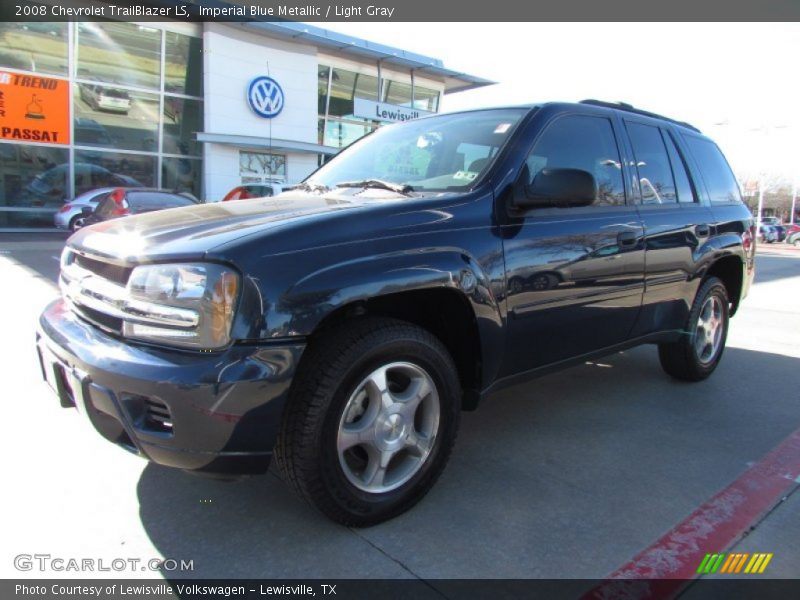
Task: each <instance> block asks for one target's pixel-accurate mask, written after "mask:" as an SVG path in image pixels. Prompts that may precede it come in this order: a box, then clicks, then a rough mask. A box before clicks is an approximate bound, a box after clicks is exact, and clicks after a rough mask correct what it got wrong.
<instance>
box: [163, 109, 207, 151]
mask: <svg viewBox="0 0 800 600" xmlns="http://www.w3.org/2000/svg"><path fill="white" fill-rule="evenodd" d="M202 129H203V105H202V102H200V101H199V100H185V99H183V98H176V97H174V96H164V143H163V150H162V151H163V152H165V153H166V154H192V155H195V156H198V155H199V154H200V144H198V143H197V140H196V139H195V137H196V133H197V132H198V131H202Z"/></svg>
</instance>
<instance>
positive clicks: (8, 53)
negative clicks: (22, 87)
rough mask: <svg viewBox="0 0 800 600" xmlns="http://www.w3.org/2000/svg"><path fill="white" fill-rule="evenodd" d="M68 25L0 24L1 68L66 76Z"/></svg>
mask: <svg viewBox="0 0 800 600" xmlns="http://www.w3.org/2000/svg"><path fill="white" fill-rule="evenodd" d="M67 31H68V24H67V23H0V66H2V67H9V68H11V69H20V70H22V71H31V72H33V73H50V74H53V75H64V76H66V75H67V73H68V71H69V69H68V65H67V62H68V58H67V56H68V52H67V40H68V36H67Z"/></svg>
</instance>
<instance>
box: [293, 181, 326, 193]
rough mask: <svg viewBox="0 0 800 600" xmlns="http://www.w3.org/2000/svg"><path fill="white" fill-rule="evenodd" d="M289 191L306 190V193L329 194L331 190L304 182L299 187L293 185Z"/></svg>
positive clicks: (324, 186)
mask: <svg viewBox="0 0 800 600" xmlns="http://www.w3.org/2000/svg"><path fill="white" fill-rule="evenodd" d="M289 189H293V190H305V191H306V192H328V191H330V189H331V188H329V187H328V186H327V185H323V184H321V183H309V182H308V181H302V182H300V183H298V184H297V185H293V186H292V187H291V188H289Z"/></svg>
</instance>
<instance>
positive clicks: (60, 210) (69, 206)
mask: <svg viewBox="0 0 800 600" xmlns="http://www.w3.org/2000/svg"><path fill="white" fill-rule="evenodd" d="M70 208H72V204H65V205H64V206H62V207H61V208H59V209H58V212H60V213H65V212H67V211H68V210H69V209H70Z"/></svg>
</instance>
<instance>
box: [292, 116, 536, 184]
mask: <svg viewBox="0 0 800 600" xmlns="http://www.w3.org/2000/svg"><path fill="white" fill-rule="evenodd" d="M527 112H528V109H524V108H514V109H496V110H482V111H474V112H468V113H455V114H449V115H440V116H436V117H429V118H424V119H419V120H417V121H407V122H405V123H398V124H396V125H388V126H384V127H381V128H380V129H378V130H377V131H376V132H375V133H373V134H371V135H369V136H367V137H365V138H363V139H362V140H360V141H358V142H356V143H355V144H353V145H352V146H350V147H349V148H347V150H345V151H343V152H342V153H341V154H340V155H338V156H336V157H335V158H334V159H333V160H331V161H330V162H329V163H327V164H326V165H324V166H323V167H321V168H320V169H319V170H318V171H317V172H316V173H314V174H313V175H312V176H311V177H310V178H309V179H308V180H307V182H306V183H308V184H309V185H311V186H325V187H327V188H334V187H336V185H337V184H340V183H345V184H350V185H352V184H353V182H364V183H365V184H367V183H368V182H369V181H374V180H378V181H379V182H387V183H390V184H397V185H398V186H406V188H407V189H410V190H411V191H445V190H459V189H463V188H466V187H469V186H470V185H472V183H473V182H474V181H475V180H476V179H477V178H478V177H479V176H480V175H481V174H482V173H484V172H485V171H486V170H487V168H488V167H489V165H490V164H491V162H492V159H494V157H495V156H497V154H498V152H500V149H501V148H502V147H503V145H504V144H505V143H506V141H507V140H508V139H509V137H510V135H511V133H512V131H513V130H514V128H515V126H516V125H517V123H518V122H519V121H520V120H521V119H522V117H523V116H524V115H525V114H526V113H527ZM373 187H374V186H373Z"/></svg>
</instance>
